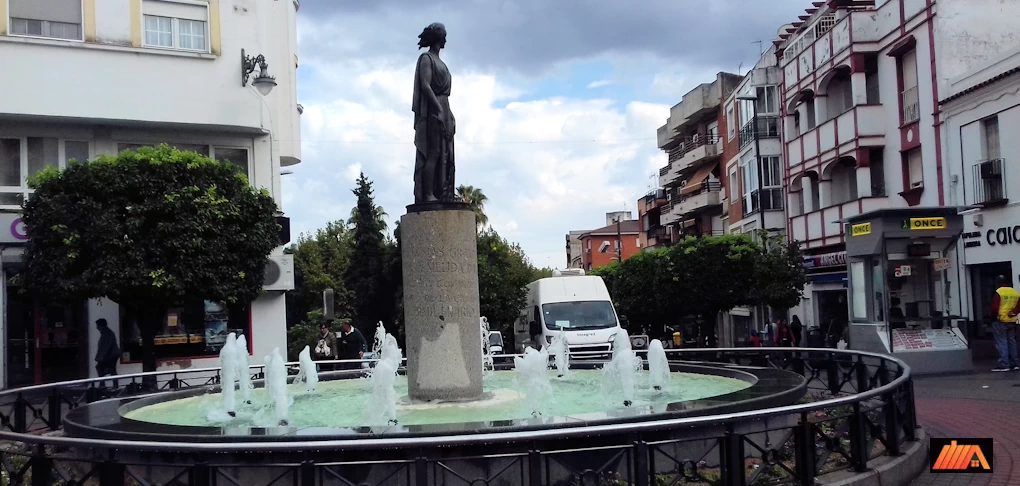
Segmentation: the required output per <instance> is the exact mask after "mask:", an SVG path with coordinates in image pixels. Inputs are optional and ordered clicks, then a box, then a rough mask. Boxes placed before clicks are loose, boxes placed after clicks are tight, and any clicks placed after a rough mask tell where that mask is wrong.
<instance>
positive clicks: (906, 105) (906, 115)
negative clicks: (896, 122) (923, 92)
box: [900, 86, 921, 125]
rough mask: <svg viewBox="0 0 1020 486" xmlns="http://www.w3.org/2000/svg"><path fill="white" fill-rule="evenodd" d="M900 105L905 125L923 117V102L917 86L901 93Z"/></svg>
mask: <svg viewBox="0 0 1020 486" xmlns="http://www.w3.org/2000/svg"><path fill="white" fill-rule="evenodd" d="M900 106H901V107H902V109H903V113H902V115H901V116H902V119H903V124H904V125H906V124H908V123H914V122H916V121H917V120H920V119H921V102H920V100H919V99H918V97H917V87H916V86H915V87H913V88H910V89H906V90H903V93H900Z"/></svg>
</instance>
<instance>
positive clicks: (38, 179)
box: [22, 145, 279, 371]
mask: <svg viewBox="0 0 1020 486" xmlns="http://www.w3.org/2000/svg"><path fill="white" fill-rule="evenodd" d="M29 184H30V186H31V187H32V188H33V189H34V190H35V192H34V194H33V195H32V196H31V197H29V199H28V201H27V202H26V203H25V207H24V216H23V218H24V221H25V225H26V227H27V228H28V236H29V240H28V243H27V245H26V249H25V256H26V267H25V272H24V273H23V277H22V278H23V279H24V283H25V286H26V289H27V290H28V291H29V292H32V293H35V294H38V295H45V296H47V298H51V299H58V300H64V301H75V300H80V299H88V298H100V297H107V298H110V299H111V300H113V301H114V302H117V303H119V304H120V305H123V306H125V307H127V308H128V309H130V310H131V311H132V312H133V313H134V314H135V315H136V316H139V329H140V331H141V334H142V336H141V337H142V346H143V350H142V354H143V356H142V357H141V358H142V362H143V365H144V369H145V370H146V371H153V370H155V369H156V359H155V355H154V353H153V338H154V337H155V335H156V333H157V331H158V330H159V329H161V328H162V326H163V321H164V319H165V318H166V313H167V309H168V308H169V307H171V306H174V305H177V304H178V303H179V302H181V301H183V300H185V299H188V298H201V299H206V300H214V301H221V302H225V303H227V304H247V303H250V302H251V301H253V300H255V298H256V297H258V295H259V292H260V291H261V288H262V281H263V277H264V272H265V265H266V259H267V257H268V255H269V253H270V251H272V250H273V248H275V247H276V246H277V245H279V226H278V225H277V224H276V221H275V218H274V216H275V214H276V210H277V208H276V203H275V202H274V201H273V198H272V196H270V195H269V193H268V192H266V191H265V190H264V189H254V188H252V187H251V186H250V185H249V184H248V180H247V178H246V177H245V176H244V174H242V173H241V172H240V171H239V170H238V169H237V167H236V166H234V165H233V164H230V163H221V162H217V161H214V160H211V159H209V158H207V157H203V156H201V155H198V154H195V153H194V152H180V151H178V150H174V149H171V148H170V147H168V146H166V145H161V146H160V147H159V148H157V149H153V148H148V147H146V148H141V149H139V150H138V151H137V152H134V151H125V152H122V153H120V154H119V155H117V156H115V157H114V156H100V157H99V158H98V159H96V160H94V161H92V162H88V163H73V164H71V165H69V166H68V167H67V168H66V169H64V170H62V171H60V170H57V169H54V168H52V167H51V168H47V169H44V170H43V171H41V172H39V173H38V174H37V175H36V176H35V177H33V178H32V179H31V180H30V182H29Z"/></svg>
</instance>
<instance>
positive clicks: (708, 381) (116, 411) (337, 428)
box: [64, 362, 806, 442]
mask: <svg viewBox="0 0 1020 486" xmlns="http://www.w3.org/2000/svg"><path fill="white" fill-rule="evenodd" d="M600 366H601V363H592V362H579V363H576V364H574V363H572V366H571V367H572V368H573V371H576V372H573V371H572V373H571V375H570V376H569V377H568V378H567V379H566V380H558V379H557V378H555V374H556V372H555V371H550V372H549V373H550V374H551V375H552V376H553V377H552V382H553V384H554V392H553V394H554V400H553V401H552V402H553V403H550V405H549V407H548V409H547V410H544V411H543V414H542V415H541V416H530V414H529V413H528V412H527V410H526V407H522V406H521V404H520V403H519V402H520V401H521V400H522V399H523V397H518V396H514V395H513V394H514V393H516V392H515V391H513V385H514V374H513V373H510V372H496V373H493V374H492V375H490V377H489V378H486V387H487V391H489V392H491V393H493V397H491V398H490V399H488V400H483V401H482V402H480V403H478V404H463V403H461V404H458V403H452V404H444V405H437V406H431V405H422V404H403V405H399V404H398V423H397V424H389V425H387V424H379V425H371V426H369V425H365V424H364V420H363V409H364V408H365V407H369V406H372V405H371V404H370V403H368V397H369V395H370V393H369V392H370V390H371V384H370V383H369V380H359V379H339V380H329V378H330V377H329V376H324V377H323V378H324V380H323V381H322V382H320V383H319V389H318V391H317V392H316V393H314V394H308V393H305V392H303V389H302V388H301V387H300V386H291V391H292V393H293V394H294V396H295V400H294V405H293V406H292V408H291V410H290V420H289V424H288V425H287V426H271V425H268V424H271V423H272V420H271V417H270V418H265V417H259V416H257V412H255V411H254V406H253V407H250V408H248V409H246V408H245V407H244V406H241V407H238V408H239V411H238V417H237V418H236V419H234V420H231V421H227V420H226V417H212V418H213V419H214V420H210V415H209V413H210V410H211V409H212V407H213V405H214V404H215V403H216V402H217V401H218V399H219V396H218V395H216V394H215V393H216V392H218V387H205V388H198V389H189V390H185V391H179V392H167V393H158V394H153V395H147V396H143V397H136V398H125V399H111V400H106V401H101V402H95V403H92V404H89V405H86V406H84V407H79V408H77V409H74V410H72V411H70V412H68V414H67V415H66V416H65V418H64V430H65V432H66V433H67V434H68V435H71V436H75V437H89V438H102V439H118V440H161V439H166V440H175V441H181V440H187V441H194V442H245V441H260V442H262V441H307V440H338V439H357V438H389V437H422V436H437V435H450V434H458V435H460V434H479V433H493V432H504V431H519V430H537V429H549V428H571V427H585V426H591V425H600V424H611V423H626V422H640V421H649V420H662V419H669V418H680V417H688V416H697V415H709V414H719V413H729V412H737V411H744V410H754V409H761V408H767V407H776V406H782V405H788V404H792V403H795V402H796V401H797V400H799V399H800V398H801V397H802V396H803V395H804V393H805V390H806V384H805V379H804V377H803V376H801V375H798V374H795V373H792V372H787V371H782V370H776V369H767V368H754V367H740V366H710V365H701V364H687V363H676V362H674V363H670V368H671V370H672V372H673V375H672V376H673V377H672V380H671V382H670V383H671V384H670V387H669V389H666V390H663V393H660V394H656V393H652V392H651V390H642V391H641V392H639V393H638V395H637V396H636V397H635V400H634V403H633V404H632V406H629V407H624V406H623V405H622V404H618V405H613V404H611V403H608V404H607V403H604V402H603V401H602V400H600V399H595V397H597V396H598V379H599V377H600V375H601V371H600V370H598V369H597V368H599V367H600ZM401 382H402V383H403V384H402V385H401V384H398V393H403V394H406V380H403V379H401ZM256 386H260V384H257V385H256ZM260 392H261V389H259V390H256V393H255V394H254V395H253V402H255V403H256V404H257V403H259V402H260V401H265V398H264V397H263V396H261V393H260ZM264 413H265V415H266V416H271V415H272V414H271V411H270V412H264Z"/></svg>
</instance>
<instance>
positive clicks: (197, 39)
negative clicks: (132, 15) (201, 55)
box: [142, 0, 209, 52]
mask: <svg viewBox="0 0 1020 486" xmlns="http://www.w3.org/2000/svg"><path fill="white" fill-rule="evenodd" d="M142 11H143V12H144V19H145V45H146V46H148V47H162V48H167V49H182V50H188V51H199V52H208V51H209V42H208V38H209V33H208V32H209V30H208V19H209V7H208V5H206V4H199V3H193V2H189V1H184V0H180V1H171V0H144V3H143V4H142Z"/></svg>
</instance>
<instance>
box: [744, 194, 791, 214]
mask: <svg viewBox="0 0 1020 486" xmlns="http://www.w3.org/2000/svg"><path fill="white" fill-rule="evenodd" d="M761 194H762V195H763V196H764V197H760V198H759V197H758V190H757V189H755V190H753V191H751V197H750V201H745V204H744V208H743V212H744V217H747V216H750V215H752V214H754V213H757V212H758V207H759V206H763V207H764V209H765V210H766V211H774V210H780V209H783V189H782V188H779V187H776V188H769V189H762V191H761ZM759 202H760V204H759ZM748 203H749V204H748Z"/></svg>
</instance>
